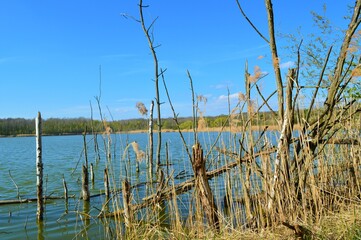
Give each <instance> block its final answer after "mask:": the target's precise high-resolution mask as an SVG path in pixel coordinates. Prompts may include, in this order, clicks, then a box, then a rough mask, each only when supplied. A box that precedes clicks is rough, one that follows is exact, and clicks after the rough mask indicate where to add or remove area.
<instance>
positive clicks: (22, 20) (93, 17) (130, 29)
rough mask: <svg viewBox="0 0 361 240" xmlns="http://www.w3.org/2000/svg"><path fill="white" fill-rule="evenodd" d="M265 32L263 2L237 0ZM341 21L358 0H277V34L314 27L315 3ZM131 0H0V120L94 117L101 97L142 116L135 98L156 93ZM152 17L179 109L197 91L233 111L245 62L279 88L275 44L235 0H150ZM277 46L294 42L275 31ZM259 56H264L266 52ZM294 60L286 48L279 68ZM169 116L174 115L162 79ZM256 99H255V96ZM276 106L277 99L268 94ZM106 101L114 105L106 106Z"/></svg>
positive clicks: (214, 109) (124, 112) (267, 87)
mask: <svg viewBox="0 0 361 240" xmlns="http://www.w3.org/2000/svg"><path fill="white" fill-rule="evenodd" d="M240 2H241V4H242V6H243V9H244V11H245V12H246V13H247V15H248V16H249V18H250V19H251V20H253V22H254V24H255V25H256V26H257V27H258V28H259V30H260V31H261V32H262V33H263V34H265V35H267V18H266V11H265V7H264V1H262V0H253V1H250V0H248V1H240ZM323 3H326V4H327V12H326V16H327V17H329V18H330V19H331V21H332V24H334V26H335V27H337V28H340V29H341V28H345V27H346V26H347V22H346V21H345V20H344V19H343V16H345V15H347V14H348V13H349V11H348V7H347V4H353V3H354V1H351V0H343V1H335V0H329V1H325V2H322V1H296V0H287V1H286V0H284V1H282V0H279V1H274V11H275V27H276V29H277V33H296V32H297V28H298V27H300V26H301V30H302V32H303V34H304V35H305V36H306V35H307V33H308V32H311V31H312V26H313V22H312V16H311V14H310V11H311V10H313V11H316V12H320V13H322V5H323ZM137 4H138V2H137V1H134V0H106V1H100V0H71V1H70V0H62V1H55V0H48V1H45V0H32V1H29V0H11V1H1V2H0V118H8V117H24V118H33V117H35V116H36V114H37V112H38V111H41V112H42V115H43V117H44V118H51V117H60V118H69V117H90V113H91V110H90V109H91V108H90V103H91V104H92V106H93V108H94V115H95V117H96V118H98V116H97V114H98V113H97V111H95V109H96V108H97V106H96V101H95V98H94V97H95V96H99V82H100V81H99V79H100V71H99V69H100V66H101V79H102V81H101V106H102V109H103V112H104V114H105V117H107V118H108V119H109V118H111V117H110V114H111V115H112V116H113V118H114V119H115V120H118V119H129V118H136V117H140V115H139V114H138V112H137V109H136V107H135V105H136V103H137V102H138V101H141V102H143V103H144V104H145V105H146V106H147V107H148V106H149V105H150V102H151V100H153V99H154V96H155V91H154V82H153V79H154V77H153V76H154V72H153V62H152V56H151V54H150V51H149V48H148V44H147V41H146V38H145V36H144V34H143V32H142V30H141V26H140V24H139V23H137V22H136V21H134V20H132V19H131V18H128V19H127V18H125V17H123V16H122V15H123V14H127V15H130V16H133V17H134V18H139V9H138V5H137ZM144 4H149V5H150V6H149V7H148V8H146V9H144V16H145V20H146V24H149V23H150V22H151V21H152V20H153V19H154V18H155V17H157V16H158V17H159V18H158V19H157V21H156V23H155V25H154V38H155V44H161V46H160V47H159V48H157V49H156V50H157V54H158V58H159V62H160V67H162V68H163V69H165V68H166V69H167V71H166V73H165V79H166V82H167V85H168V90H169V92H170V95H171V98H172V102H173V104H174V107H175V110H176V112H177V113H179V115H180V116H191V111H192V107H191V106H192V98H191V91H190V85H189V79H188V77H187V70H189V71H190V73H191V75H192V77H193V82H194V90H195V93H196V94H198V95H203V96H206V97H207V99H208V101H207V105H206V107H205V111H206V113H205V114H206V115H218V114H227V112H228V106H227V97H226V96H227V94H228V91H227V88H228V89H229V93H230V96H231V97H232V96H236V95H237V93H238V92H244V66H245V63H246V61H248V65H249V69H250V72H252V71H253V68H254V67H255V66H259V67H260V68H261V69H262V71H264V72H269V73H270V74H269V75H268V76H267V77H265V78H264V79H262V80H261V82H260V85H261V89H262V91H263V92H264V94H265V95H266V96H267V94H270V93H271V92H272V91H273V90H274V89H275V84H274V80H273V74H272V69H271V68H270V67H271V64H270V62H271V61H270V59H269V56H270V54H269V47H268V46H267V44H266V42H265V41H264V40H263V39H261V38H260V37H259V36H258V35H257V34H256V33H255V32H254V31H253V29H252V28H251V27H250V26H249V24H248V23H247V22H246V21H245V19H244V18H243V16H242V15H241V13H240V12H239V10H238V7H237V5H236V1H235V0H223V1H215V0H207V1H206V0H197V1H195V0H183V1H159V0H158V1H144ZM278 41H279V44H280V45H285V44H287V42H286V40H285V39H282V38H279V39H278ZM259 56H265V58H262V59H259ZM293 61H294V59H289V58H288V57H287V54H286V53H284V55H282V52H281V64H282V65H281V66H283V67H284V68H286V67H287V66H290V65H292V62H293ZM160 87H161V88H160V90H161V102H164V104H163V105H162V109H163V110H162V111H163V116H164V117H169V116H172V113H171V111H170V110H169V105H168V101H167V99H166V96H165V94H164V88H163V84H162V83H161V82H160ZM255 98H256V97H255ZM271 105H272V106H275V108H276V99H273V100H272V101H271ZM108 109H109V111H108Z"/></svg>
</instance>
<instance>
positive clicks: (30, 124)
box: [0, 112, 276, 136]
mask: <svg viewBox="0 0 361 240" xmlns="http://www.w3.org/2000/svg"><path fill="white" fill-rule="evenodd" d="M258 115H259V116H258V117H257V118H255V121H254V124H260V125H275V124H276V122H275V121H274V120H272V116H271V113H270V112H263V113H259V114H258ZM239 116H241V117H239ZM239 116H238V118H241V119H242V115H239ZM202 119H203V124H204V125H205V127H207V128H217V127H222V126H229V123H230V122H231V118H229V117H228V116H227V115H220V116H209V117H202ZM177 120H178V124H179V127H180V129H181V130H187V129H192V127H193V118H192V117H180V118H178V119H177ZM198 120H199V119H198ZM154 124H155V126H156V125H157V121H156V120H155V119H154ZM231 124H232V123H231ZM238 124H240V121H238ZM148 126H149V120H148V119H146V118H137V119H128V120H116V121H103V122H102V121H100V120H91V119H89V118H48V119H44V120H43V129H42V130H43V134H44V135H65V134H82V133H84V131H85V130H86V131H87V132H88V133H92V132H96V133H103V132H105V129H107V128H108V127H110V129H111V131H112V132H128V131H137V130H144V131H146V130H147V129H148ZM108 129H109V128H108ZM162 129H168V130H177V129H178V126H177V124H176V122H175V121H174V119H173V118H164V119H162ZM32 134H35V120H34V119H25V118H6V119H0V136H19V135H32Z"/></svg>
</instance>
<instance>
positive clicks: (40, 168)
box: [35, 112, 44, 221]
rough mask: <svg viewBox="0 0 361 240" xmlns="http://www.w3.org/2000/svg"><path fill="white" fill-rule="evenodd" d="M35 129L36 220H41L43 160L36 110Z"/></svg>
mask: <svg viewBox="0 0 361 240" xmlns="http://www.w3.org/2000/svg"><path fill="white" fill-rule="evenodd" d="M35 129H36V130H35V131H36V188H37V199H38V206H37V211H36V216H37V219H38V221H42V220H43V212H44V205H43V161H42V146H41V134H42V129H41V114H40V112H38V116H37V118H36V119H35Z"/></svg>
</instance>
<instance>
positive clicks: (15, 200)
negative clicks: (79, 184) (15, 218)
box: [0, 195, 75, 205]
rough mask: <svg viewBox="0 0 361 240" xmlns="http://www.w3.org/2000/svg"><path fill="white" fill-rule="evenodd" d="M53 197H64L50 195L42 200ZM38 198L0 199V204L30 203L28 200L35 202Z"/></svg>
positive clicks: (52, 198)
mask: <svg viewBox="0 0 361 240" xmlns="http://www.w3.org/2000/svg"><path fill="white" fill-rule="evenodd" d="M70 197H71V198H74V197H75V195H72V196H70ZM54 199H65V198H64V197H52V196H46V197H44V198H43V200H54ZM37 200H38V198H23V199H13V200H11V199H10V200H0V205H6V204H18V203H30V202H36V201H37Z"/></svg>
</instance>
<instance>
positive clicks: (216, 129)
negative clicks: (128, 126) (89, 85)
mask: <svg viewBox="0 0 361 240" xmlns="http://www.w3.org/2000/svg"><path fill="white" fill-rule="evenodd" d="M266 127H267V130H269V131H275V130H279V127H278V126H276V125H269V126H267V125H259V126H258V125H257V126H252V130H253V131H263V130H264V129H265V128H266ZM294 130H301V126H300V125H298V124H296V125H295V126H294ZM181 131H182V132H193V129H182V130H181ZM221 131H223V132H230V131H231V132H232V133H236V132H241V131H242V128H241V127H236V128H234V127H231V129H230V127H229V126H227V127H223V128H222V127H213V128H203V129H198V131H197V132H221ZM153 132H154V133H157V132H158V131H157V129H154V130H153ZM162 132H164V133H167V132H178V130H177V129H162ZM114 133H117V134H137V133H148V130H147V129H140V130H131V131H120V132H114ZM114 133H113V134H114ZM87 134H88V135H90V134H91V133H87ZM97 134H103V132H98V133H97ZM73 135H74V136H76V135H82V133H60V134H43V136H73ZM14 137H35V134H16V135H0V138H14Z"/></svg>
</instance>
